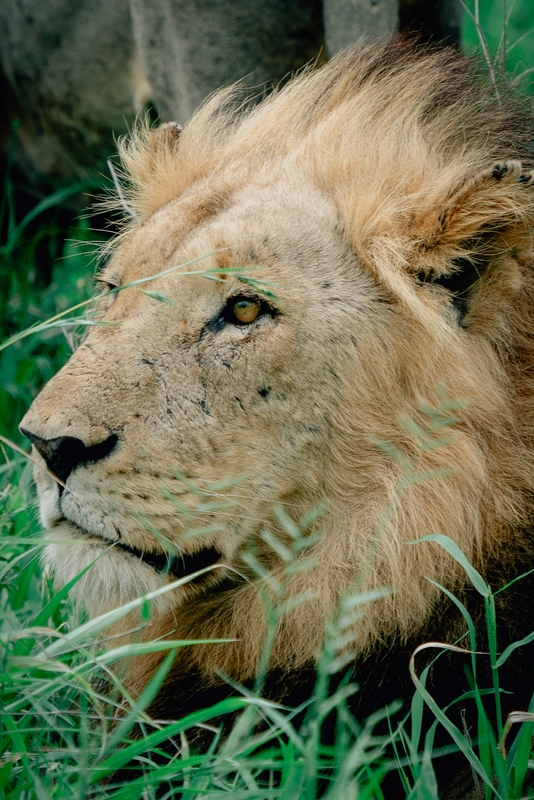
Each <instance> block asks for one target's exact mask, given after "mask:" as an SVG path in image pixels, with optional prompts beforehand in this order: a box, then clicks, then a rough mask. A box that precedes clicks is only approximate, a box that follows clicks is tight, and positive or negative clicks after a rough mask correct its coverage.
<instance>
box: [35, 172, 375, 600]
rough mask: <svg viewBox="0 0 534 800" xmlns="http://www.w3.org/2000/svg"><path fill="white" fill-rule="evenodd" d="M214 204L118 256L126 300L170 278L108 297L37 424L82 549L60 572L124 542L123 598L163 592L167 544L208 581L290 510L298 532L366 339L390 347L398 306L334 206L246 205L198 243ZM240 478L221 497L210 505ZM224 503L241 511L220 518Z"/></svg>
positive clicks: (62, 561)
mask: <svg viewBox="0 0 534 800" xmlns="http://www.w3.org/2000/svg"><path fill="white" fill-rule="evenodd" d="M202 199H203V198H202V196H201V197H199V198H195V200H193V199H192V198H189V199H188V200H187V201H185V202H184V201H180V200H178V201H175V202H173V203H171V204H169V205H168V206H166V207H164V208H163V209H161V210H160V211H159V212H158V213H157V214H155V215H154V217H153V218H151V220H150V221H149V222H147V223H146V224H145V225H144V226H143V227H142V228H141V229H139V230H138V231H136V232H134V233H133V234H132V235H131V236H130V237H129V238H128V239H127V241H126V242H125V243H124V244H123V245H122V247H120V248H119V250H118V252H117V253H116V254H115V256H114V257H113V259H112V260H111V262H110V263H109V264H108V266H107V268H106V270H105V272H104V273H103V275H102V277H101V280H102V281H103V282H104V283H105V284H107V285H108V286H109V287H114V286H122V285H125V284H126V285H127V284H130V283H131V282H134V281H139V280H142V279H145V278H148V277H150V276H152V275H157V274H160V273H162V272H163V273H165V272H166V273H167V274H165V275H163V276H161V277H159V278H156V279H155V280H153V281H149V282H142V283H140V284H138V285H135V286H132V287H131V288H125V289H123V290H122V291H119V292H118V293H117V294H116V295H112V296H108V297H105V298H104V299H102V300H101V314H100V321H101V323H102V324H101V325H99V326H98V327H97V328H96V329H94V330H93V331H92V333H91V334H90V335H89V336H88V338H87V339H86V341H85V343H84V344H82V346H81V347H80V348H79V349H78V351H77V352H76V353H75V354H74V355H73V357H72V358H71V360H70V361H69V362H68V364H67V365H66V366H65V367H64V368H63V369H62V371H61V372H60V373H59V374H58V375H57V376H56V377H55V378H54V379H53V380H52V381H51V382H50V383H49V384H48V385H47V386H46V387H45V389H44V390H43V391H42V393H41V395H40V396H39V398H38V399H37V400H36V401H35V403H34V405H33V406H32V408H31V410H30V411H29V412H28V414H27V416H26V417H25V418H24V420H23V422H22V428H23V429H25V430H26V431H28V432H29V433H30V434H32V435H33V436H34V437H39V440H45V441H47V442H50V441H52V442H54V440H59V444H58V445H57V447H56V451H57V452H56V454H55V455H54V456H52V457H51V458H50V457H48V459H49V462H48V463H49V466H50V469H51V470H52V471H54V472H55V474H56V475H57V476H58V477H60V478H62V479H63V480H64V481H65V484H66V490H63V489H62V487H60V486H59V485H58V484H57V483H56V482H55V481H54V479H53V478H52V477H50V476H49V475H48V474H46V473H45V472H43V471H41V470H36V479H37V484H38V488H39V495H40V503H41V516H42V521H43V524H44V525H45V526H46V527H47V528H48V529H50V530H51V537H52V538H53V539H54V540H56V539H57V538H58V536H60V537H61V536H63V537H64V538H66V539H69V540H72V539H73V538H74V539H75V540H77V541H80V547H79V548H72V545H71V546H70V548H69V546H65V547H63V550H62V554H61V555H59V554H58V552H57V550H56V549H55V547H54V545H52V546H51V547H50V552H51V556H52V558H53V560H55V561H57V566H58V567H59V570H60V572H61V571H64V572H69V571H70V572H72V571H78V570H79V569H80V568H81V567H82V566H84V565H85V562H87V561H88V560H92V559H93V558H94V557H95V554H96V552H97V550H102V549H104V548H106V547H107V546H109V545H110V544H112V543H115V542H118V543H119V544H120V546H121V547H120V548H115V549H113V550H112V551H110V552H109V553H108V554H107V556H106V558H107V560H108V561H109V562H110V564H113V565H116V566H115V567H114V569H115V570H117V572H114V575H115V578H116V579H118V581H119V582H121V573H120V571H121V570H124V576H126V577H124V578H122V582H123V583H124V581H125V580H126V582H127V581H128V580H129V578H128V576H129V575H130V572H131V570H132V569H135V570H136V575H137V574H138V575H139V577H140V578H143V579H144V580H143V581H141V585H143V586H147V587H150V586H151V585H152V584H151V580H152V576H151V573H152V572H153V571H154V569H153V566H154V564H152V565H151V563H150V558H151V556H152V555H154V556H156V555H159V556H160V561H161V558H162V556H164V549H163V547H162V542H164V541H166V542H167V543H168V544H169V545H170V546H171V549H172V546H175V547H177V548H178V551H179V552H180V553H185V554H189V553H196V552H198V551H200V550H201V551H208V555H207V557H206V558H207V561H206V562H205V561H203V560H200V561H195V562H191V566H192V568H193V567H194V566H196V567H198V566H204V565H205V563H210V562H213V561H216V560H217V557H220V559H221V560H222V561H223V562H224V563H225V564H230V565H231V564H234V563H235V556H236V552H237V551H238V549H239V548H240V547H241V546H242V545H243V543H244V542H245V541H246V540H247V539H248V538H250V537H251V535H253V534H255V533H257V532H258V531H259V530H260V529H261V527H262V526H263V525H264V524H266V523H267V524H268V523H269V520H270V515H271V510H272V506H273V503H283V504H287V508H288V509H289V510H290V511H291V513H292V516H294V517H296V518H298V516H299V513H300V510H302V512H303V511H304V510H307V509H309V508H310V506H311V505H313V504H314V503H316V502H318V501H319V500H321V499H323V497H324V495H325V482H328V480H329V478H328V473H329V471H330V469H331V468H332V467H333V463H332V457H331V452H330V451H331V442H332V438H333V433H334V429H335V428H336V427H337V426H338V424H339V423H338V421H336V417H337V416H338V415H339V409H340V406H342V405H343V403H344V393H345V390H344V386H345V383H346V381H347V378H348V379H349V380H354V376H357V373H358V370H357V368H356V369H355V366H356V362H357V361H360V360H362V352H361V345H359V343H358V340H359V339H360V338H365V340H366V341H367V342H368V346H369V344H370V341H369V340H370V336H372V335H373V330H374V335H375V336H378V333H379V331H380V329H381V328H382V327H384V316H385V315H388V316H389V315H390V314H388V310H387V305H384V304H383V303H381V302H380V301H381V300H383V299H384V298H383V297H381V295H380V292H379V290H378V289H377V287H376V286H375V285H374V284H373V283H372V281H371V280H370V278H369V277H368V276H367V275H366V274H365V271H364V270H363V268H361V267H359V268H358V266H357V264H355V259H354V256H353V255H352V254H351V252H350V250H349V248H348V246H347V244H346V243H345V241H344V239H343V237H342V236H341V235H340V233H339V232H337V231H336V212H335V208H334V207H333V205H331V204H329V203H328V201H327V200H326V199H325V198H323V197H321V196H320V195H319V193H316V195H314V194H313V192H312V189H311V188H307V191H306V192H303V191H302V190H300V189H299V190H295V191H290V189H289V187H288V186H287V185H286V186H284V185H282V186H281V187H280V189H279V191H277V192H273V191H272V190H270V191H269V194H268V195H267V196H261V194H260V195H259V196H258V195H257V194H256V195H255V196H251V194H249V193H244V195H243V196H242V197H240V198H236V199H235V201H234V202H233V204H232V206H231V207H230V208H229V209H228V210H227V211H225V212H223V213H221V214H220V215H219V216H218V217H217V218H216V219H215V220H213V221H209V222H207V223H205V224H200V225H199V226H197V227H196V228H195V229H194V230H193V231H192V232H191V231H187V230H185V231H184V223H183V220H184V217H186V218H187V217H188V215H189V214H190V213H191V209H192V207H193V206H194V203H197V202H198V203H200V202H201V201H202ZM199 257H200V258H201V260H199V261H194V259H197V258H199ZM187 262H192V263H187ZM181 264H184V266H182V267H181V266H180V265H181ZM197 271H200V272H203V273H204V274H193V275H192V274H191V272H197ZM242 277H243V278H244V279H243V280H242V279H241V278H242ZM144 291H150V292H156V293H159V294H160V295H164V296H165V300H166V301H165V300H160V299H155V298H154V297H150V296H148V295H147V294H144ZM364 331H365V336H362V334H363V333H364ZM383 346H384V345H383V342H382V347H383ZM351 361H352V362H353V364H352V366H351V369H350V375H348V374H347V368H348V363H349V362H351ZM369 366H371V365H369ZM363 383H364V382H363V381H362V384H363ZM356 388H357V387H356ZM384 390H385V387H384ZM362 402H363V399H362ZM367 434H368V431H366V430H362V431H360V432H359V435H360V436H361V437H364V438H365V437H366V436H367ZM62 437H72V440H73V441H71V439H70V438H67V439H64V440H63V439H62ZM39 440H37V439H35V443H36V449H37V451H38V452H42V453H44V454H45V455H47V453H45V452H44V446H43V445H42V444H41V443H40V442H39ZM74 440H76V441H74ZM78 440H79V441H78ZM76 448H78V451H79V455H77V452H78V451H77V449H76ZM80 448H81V449H80ZM36 457H38V458H39V454H38V453H37V454H36ZM78 462H79V463H78ZM182 476H185V479H184V478H183V477H182ZM234 479H239V482H238V483H237V484H236V485H235V487H234V488H228V487H227V488H226V489H224V490H222V495H223V496H222V497H221V494H219V493H218V492H217V491H215V492H212V491H211V487H213V485H214V484H223V483H226V484H228V483H231V482H232V481H233V480H234ZM188 481H191V482H192V483H193V484H194V485H195V487H198V488H199V489H200V490H206V496H205V498H203V500H202V498H201V499H199V496H198V495H197V494H195V493H194V492H192V491H190V485H189V483H188ZM219 491H221V490H219ZM224 495H226V496H230V497H231V498H232V497H233V500H234V503H235V505H233V506H232V507H228V508H226V509H220V508H219V510H218V512H217V514H215V510H216V507H217V502H219V504H220V502H221V499H222V500H224ZM207 501H211V502H212V503H213V502H214V501H215V505H214V506H213V510H212V509H211V508H210V507H209V506H206V511H204V512H201V513H198V512H197V514H196V518H195V520H194V523H193V525H192V528H193V529H192V530H191V529H188V530H186V531H185V536H184V528H187V524H188V523H187V520H188V518H187V515H186V514H184V513H183V512H182V511H181V510H180V509H181V508H183V506H185V507H186V508H189V509H190V510H192V511H193V510H195V509H196V508H197V507H198V506H199V504H201V503H202V502H204V504H205V503H206V502H207ZM201 508H202V506H201ZM189 525H190V526H191V520H190V519H189ZM200 528H202V529H203V530H204V532H203V533H202V532H201V533H198V535H195V529H196V530H198V529H200ZM210 528H211V529H212V530H210ZM89 543H91V547H88V544H89ZM126 548H127V549H129V551H130V552H125V549H126ZM141 553H144V554H145V557H144V563H141V560H140V559H139V558H137V562H138V563H135V562H136V556H137V557H138V556H139V555H140V554H141ZM74 554H76V556H75V555H74ZM210 554H211V557H209V556H210ZM119 558H120V559H121V562H120V563H119V561H118V559H119ZM152 561H154V559H152ZM98 570H99V571H100V572H102V564H100V565H99V567H98ZM95 572H96V570H95ZM63 577H64V578H66V577H68V575H66V574H65V575H63ZM108 580H109V576H108ZM134 583H135V584H136V592H137V591H138V585H139V584H138V578H137V577H136V578H135V580H134ZM122 594H123V596H128V594H129V593H128V592H127V591H126V590H124V589H123V592H122Z"/></svg>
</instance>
